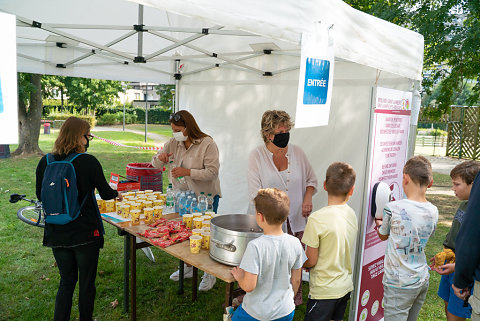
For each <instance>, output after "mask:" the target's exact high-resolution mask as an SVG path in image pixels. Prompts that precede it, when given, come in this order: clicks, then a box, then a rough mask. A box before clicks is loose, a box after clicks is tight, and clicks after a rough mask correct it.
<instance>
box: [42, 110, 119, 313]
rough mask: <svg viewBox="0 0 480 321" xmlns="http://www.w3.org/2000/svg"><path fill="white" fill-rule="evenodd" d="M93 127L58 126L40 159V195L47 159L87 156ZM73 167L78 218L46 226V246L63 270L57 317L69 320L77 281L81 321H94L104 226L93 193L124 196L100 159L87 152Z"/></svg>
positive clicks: (78, 122) (74, 122) (75, 122)
mask: <svg viewBox="0 0 480 321" xmlns="http://www.w3.org/2000/svg"><path fill="white" fill-rule="evenodd" d="M91 139H93V136H92V135H91V134H90V124H89V123H88V122H86V121H85V120H82V119H79V118H76V117H70V118H68V119H67V120H66V121H65V123H64V124H63V125H62V127H61V128H60V134H59V135H58V138H57V140H56V141H55V145H54V147H53V152H52V154H49V155H46V156H44V157H42V159H41V160H40V162H39V163H38V166H37V170H36V194H37V197H38V199H39V200H41V196H42V181H43V177H44V173H45V168H46V166H47V157H48V156H53V158H54V159H55V160H56V161H60V160H64V159H65V158H66V157H67V156H71V155H72V154H74V153H85V152H86V151H87V148H88V146H89V141H90V140H91ZM72 165H73V167H74V169H75V174H76V178H77V189H78V200H79V202H80V203H82V202H83V206H82V207H81V209H80V215H79V216H78V217H77V218H76V219H75V220H74V221H72V222H70V223H67V224H65V225H56V224H48V223H46V224H45V229H44V234H43V245H44V246H48V247H51V248H52V251H53V256H54V257H55V261H56V262H57V266H58V270H59V272H60V286H59V288H58V292H57V296H56V300H55V313H54V317H53V319H54V320H55V321H59V320H70V312H71V308H72V297H73V292H74V290H75V286H76V283H77V280H79V292H78V309H79V312H80V320H92V314H93V308H94V301H95V292H96V290H95V277H96V275H97V264H98V256H99V252H100V248H102V247H103V234H104V230H103V224H102V219H101V217H100V212H99V211H98V206H97V201H96V200H95V189H97V190H98V192H99V194H100V196H101V197H102V198H103V199H106V200H108V199H113V198H115V197H119V199H120V200H121V195H119V194H118V192H117V191H115V190H113V189H111V188H110V186H109V185H108V183H107V181H106V179H105V176H104V174H103V169H102V166H101V165H100V163H99V162H98V160H97V159H96V158H95V157H94V156H92V155H89V154H81V155H79V156H77V157H76V158H75V159H74V160H73V161H72Z"/></svg>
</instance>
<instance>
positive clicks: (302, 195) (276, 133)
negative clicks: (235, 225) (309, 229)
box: [248, 110, 318, 305]
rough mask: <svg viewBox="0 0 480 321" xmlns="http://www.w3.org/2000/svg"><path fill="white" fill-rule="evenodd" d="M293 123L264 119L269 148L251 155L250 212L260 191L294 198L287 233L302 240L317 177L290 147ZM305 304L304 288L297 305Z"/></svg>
mask: <svg viewBox="0 0 480 321" xmlns="http://www.w3.org/2000/svg"><path fill="white" fill-rule="evenodd" d="M292 126H293V123H292V121H291V119H290V115H289V114H288V113H287V112H285V111H281V110H267V111H266V112H265V113H264V114H263V116H262V122H261V127H262V128H261V134H262V138H263V141H264V142H265V144H263V145H260V146H258V147H257V148H255V149H254V150H253V151H252V152H251V153H250V157H249V161H248V194H249V198H250V205H249V210H248V212H249V213H250V214H255V208H254V207H253V198H254V197H255V195H257V192H258V190H259V189H262V188H268V187H274V188H277V189H279V190H282V191H285V192H286V193H287V195H288V197H289V198H290V214H289V216H288V218H287V221H286V222H285V223H284V226H283V229H284V231H285V232H288V234H291V235H294V236H296V237H297V238H299V239H300V240H301V239H302V236H303V231H304V229H305V225H306V223H307V217H308V216H309V215H310V213H311V212H312V196H313V195H314V194H315V193H316V192H317V185H318V184H317V177H316V176H315V172H314V171H313V168H312V166H311V165H310V162H309V161H308V159H307V157H306V155H305V153H304V152H303V150H302V149H301V148H300V147H298V146H296V145H293V144H289V143H288V142H289V138H290V129H291V128H292ZM301 303H302V288H301V286H300V289H299V291H298V292H297V294H296V295H295V305H299V304H301Z"/></svg>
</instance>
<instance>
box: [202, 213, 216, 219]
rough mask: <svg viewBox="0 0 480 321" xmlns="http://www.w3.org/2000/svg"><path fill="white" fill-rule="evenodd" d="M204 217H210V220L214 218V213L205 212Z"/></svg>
mask: <svg viewBox="0 0 480 321" xmlns="http://www.w3.org/2000/svg"><path fill="white" fill-rule="evenodd" d="M205 215H210V217H212V218H214V217H215V216H216V214H215V212H205Z"/></svg>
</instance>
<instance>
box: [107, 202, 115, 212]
mask: <svg viewBox="0 0 480 321" xmlns="http://www.w3.org/2000/svg"><path fill="white" fill-rule="evenodd" d="M105 212H107V213H112V212H115V200H108V201H105Z"/></svg>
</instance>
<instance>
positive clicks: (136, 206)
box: [130, 202, 141, 212]
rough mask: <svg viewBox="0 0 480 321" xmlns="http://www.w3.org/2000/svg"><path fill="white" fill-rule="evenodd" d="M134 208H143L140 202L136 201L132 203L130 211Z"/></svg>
mask: <svg viewBox="0 0 480 321" xmlns="http://www.w3.org/2000/svg"><path fill="white" fill-rule="evenodd" d="M132 210H138V211H140V210H141V207H140V203H136V202H135V203H130V212H131V211H132Z"/></svg>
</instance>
